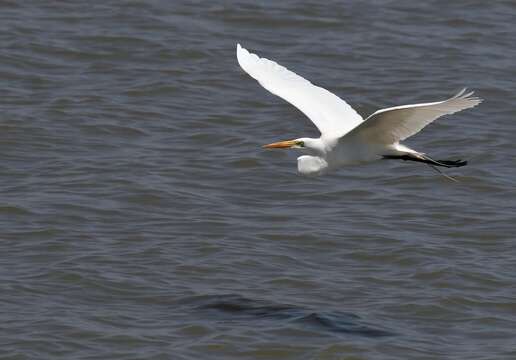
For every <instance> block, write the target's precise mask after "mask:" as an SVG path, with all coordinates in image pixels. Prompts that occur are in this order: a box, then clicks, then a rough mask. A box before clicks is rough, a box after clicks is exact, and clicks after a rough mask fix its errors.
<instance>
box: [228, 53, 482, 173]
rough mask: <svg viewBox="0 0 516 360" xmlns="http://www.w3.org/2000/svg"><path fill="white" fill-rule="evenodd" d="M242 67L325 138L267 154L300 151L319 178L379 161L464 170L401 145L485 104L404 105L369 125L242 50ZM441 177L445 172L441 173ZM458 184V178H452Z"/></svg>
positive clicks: (468, 99)
mask: <svg viewBox="0 0 516 360" xmlns="http://www.w3.org/2000/svg"><path fill="white" fill-rule="evenodd" d="M237 59H238V63H239V64H240V66H241V67H242V69H244V71H245V72H247V73H248V74H249V75H251V77H253V78H254V79H256V80H257V81H258V82H259V83H260V85H262V86H263V87H264V88H265V89H267V90H269V91H270V92H271V93H273V94H275V95H277V96H279V97H281V98H283V99H284V100H286V101H288V102H290V103H291V104H292V105H294V106H295V107H297V108H298V109H299V110H301V111H302V112H303V113H304V114H305V115H306V116H307V117H308V118H309V119H310V120H311V121H312V122H313V123H314V124H315V126H316V127H317V128H318V129H319V131H320V132H321V136H320V137H319V138H317V139H314V138H299V139H294V140H288V141H280V142H275V143H272V144H268V145H264V148H267V149H281V148H290V149H300V150H302V151H304V152H305V153H307V154H308V155H302V156H300V157H298V158H297V168H298V171H299V172H300V173H302V174H305V175H319V174H322V173H324V172H326V171H329V170H333V169H336V168H339V167H341V166H345V165H352V164H360V163H366V162H370V161H374V160H378V159H400V160H411V161H418V162H422V163H426V164H428V165H430V166H432V167H433V168H434V169H435V170H437V171H439V170H438V169H437V168H435V167H434V166H444V167H459V166H464V165H466V164H467V162H466V161H462V160H455V161H453V160H433V159H431V158H430V157H428V156H427V155H425V154H424V153H421V152H418V151H415V150H412V149H410V148H408V147H407V146H405V145H402V144H400V141H401V140H405V139H406V138H408V137H410V136H412V135H414V134H416V133H417V132H419V131H420V130H421V129H423V128H424V127H425V126H426V125H428V124H430V123H431V122H432V121H434V120H435V119H437V118H439V117H441V116H443V115H448V114H453V113H456V112H458V111H460V110H464V109H468V108H471V107H474V106H476V105H478V104H480V102H482V99H480V98H478V97H473V96H472V95H473V92H468V93H466V89H463V90H462V91H460V92H459V93H458V94H456V95H455V96H453V97H451V98H449V99H447V100H444V101H438V102H431V103H422V104H412V105H402V106H395V107H390V108H387V109H382V110H378V111H376V112H375V113H373V114H372V115H370V116H369V117H367V118H366V119H365V120H364V119H362V117H361V116H360V115H359V114H358V113H357V112H356V111H355V110H353V109H352V108H351V106H349V105H348V104H347V103H346V102H345V101H344V100H342V99H341V98H339V97H338V96H336V95H335V94H333V93H331V92H329V91H328V90H326V89H323V88H321V87H319V86H315V85H313V84H312V83H311V82H310V81H308V80H306V79H304V78H302V77H301V76H299V75H297V74H295V73H294V72H292V71H290V70H288V69H287V68H285V67H283V66H281V65H279V64H277V63H276V62H274V61H271V60H268V59H265V58H260V57H258V56H257V55H256V54H252V53H250V52H249V51H247V50H246V49H244V48H243V47H242V46H240V44H237ZM439 172H440V171H439ZM452 180H453V178H452Z"/></svg>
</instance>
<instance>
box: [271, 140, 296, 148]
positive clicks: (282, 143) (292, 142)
mask: <svg viewBox="0 0 516 360" xmlns="http://www.w3.org/2000/svg"><path fill="white" fill-rule="evenodd" d="M296 145H297V142H296V141H295V140H287V141H280V142H275V143H272V144H268V145H263V147H264V148H265V149H288V148H291V147H293V146H296Z"/></svg>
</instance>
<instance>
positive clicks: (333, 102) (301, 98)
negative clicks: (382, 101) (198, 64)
mask: <svg viewBox="0 0 516 360" xmlns="http://www.w3.org/2000/svg"><path fill="white" fill-rule="evenodd" d="M237 59H238V63H239V64H240V66H241V67H242V69H244V71H245V72H247V73H248V74H249V75H251V76H252V77H253V78H255V79H256V80H258V82H259V83H260V85H262V86H263V87H264V88H265V89H267V90H269V91H270V92H271V93H273V94H274V95H277V96H279V97H281V98H283V99H285V100H286V101H288V102H289V103H291V104H292V105H294V106H295V107H297V108H298V109H299V110H301V111H302V112H303V113H304V114H305V115H306V116H308V118H310V120H312V122H313V123H314V124H315V126H317V128H318V129H319V131H320V132H321V134H322V135H323V136H328V137H340V136H342V135H344V134H346V133H347V132H348V131H350V130H351V129H353V128H354V127H356V126H357V125H358V124H360V123H361V122H362V121H363V119H362V117H361V116H360V115H358V114H357V112H356V111H355V110H353V109H352V108H351V106H349V105H348V104H347V103H346V102H345V101H344V100H342V99H341V98H339V97H338V96H336V95H335V94H332V93H331V92H329V91H328V90H326V89H323V88H322V87H319V86H315V85H313V84H312V83H311V82H310V81H308V80H306V79H304V78H302V77H301V76H299V75H297V74H295V73H293V72H292V71H290V70H288V69H287V68H285V67H283V66H281V65H279V64H277V63H275V62H274V61H271V60H268V59H265V58H260V57H258V56H257V55H255V54H251V53H249V51H247V50H246V49H244V48H243V47H241V46H240V44H238V45H237Z"/></svg>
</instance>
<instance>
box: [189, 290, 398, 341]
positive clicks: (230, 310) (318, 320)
mask: <svg viewBox="0 0 516 360" xmlns="http://www.w3.org/2000/svg"><path fill="white" fill-rule="evenodd" d="M194 302H200V304H199V305H197V306H196V310H198V311H203V312H209V311H215V314H212V315H215V316H216V317H217V318H223V319H224V320H228V317H229V318H230V319H229V320H245V321H249V320H252V319H254V320H257V321H258V320H264V319H269V320H278V321H281V323H280V324H278V325H279V326H284V325H292V324H295V325H297V326H300V327H302V328H308V329H311V330H319V331H321V330H322V331H327V332H331V333H341V334H351V335H359V336H366V337H383V336H393V335H394V333H391V332H389V331H386V330H383V329H380V328H375V327H373V326H370V325H368V324H366V323H364V321H363V320H361V318H360V317H359V316H358V315H355V314H352V313H345V312H327V311H313V309H308V308H304V307H301V306H296V305H286V304H276V303H273V302H268V301H264V300H253V299H248V298H245V297H242V296H239V295H214V296H207V297H202V298H200V299H196V300H194Z"/></svg>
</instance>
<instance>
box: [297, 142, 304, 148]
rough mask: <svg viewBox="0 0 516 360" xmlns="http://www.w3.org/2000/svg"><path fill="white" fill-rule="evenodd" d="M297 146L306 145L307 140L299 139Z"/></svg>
mask: <svg viewBox="0 0 516 360" xmlns="http://www.w3.org/2000/svg"><path fill="white" fill-rule="evenodd" d="M297 146H300V147H305V142H304V141H298V142H297Z"/></svg>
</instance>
